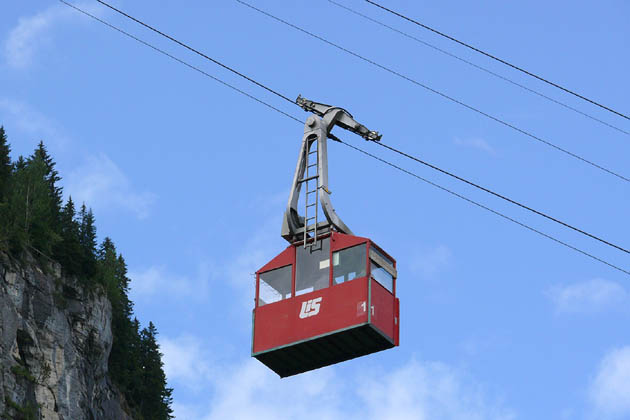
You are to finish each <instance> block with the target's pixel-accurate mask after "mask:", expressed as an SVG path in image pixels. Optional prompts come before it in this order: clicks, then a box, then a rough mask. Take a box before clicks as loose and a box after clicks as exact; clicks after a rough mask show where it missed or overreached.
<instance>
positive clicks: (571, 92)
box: [365, 0, 630, 120]
mask: <svg viewBox="0 0 630 420" xmlns="http://www.w3.org/2000/svg"><path fill="white" fill-rule="evenodd" d="M365 1H367V2H368V3H370V4H371V5H374V6H376V7H378V8H380V9H382V10H385V11H386V12H388V13H391V14H393V15H395V16H398V17H400V18H402V19H405V20H406V21H408V22H411V23H413V24H416V25H418V26H420V27H422V28H424V29H427V30H429V31H431V32H433V33H436V34H438V35H440V36H442V37H444V38H447V39H449V40H451V41H453V42H456V43H458V44H460V45H463V46H464V47H466V48H470V49H471V50H473V51H476V52H478V53H479V54H483V55H485V56H486V57H488V58H491V59H493V60H495V61H498V62H499V63H501V64H505V65H506V66H509V67H511V68H513V69H515V70H517V71H520V72H521V73H524V74H526V75H528V76H531V77H533V78H535V79H538V80H540V81H541V82H544V83H547V84H548V85H551V86H553V87H555V88H558V89H560V90H562V91H564V92H566V93H569V94H571V95H573V96H576V97H578V98H580V99H582V100H584V101H586V102H590V103H591V104H593V105H595V106H598V107H600V108H602V109H605V110H606V111H609V112H612V113H613V114H616V115H618V116H620V117H622V118H625V119H627V120H630V117H628V116H627V115H625V114H623V113H621V112H618V111H615V110H614V109H612V108H609V107H607V106H605V105H602V104H600V103H598V102H595V101H594V100H592V99H589V98H587V97H585V96H583V95H580V94H579V93H576V92H574V91H572V90H570V89H567V88H565V87H563V86H560V85H559V84H557V83H554V82H552V81H549V80H547V79H545V78H543V77H541V76H538V75H536V74H534V73H532V72H529V71H527V70H525V69H523V68H521V67H518V66H516V65H514V64H512V63H509V62H508V61H505V60H503V59H501V58H499V57H496V56H494V55H492V54H490V53H487V52H485V51H483V50H481V49H479V48H477V47H473V46H472V45H470V44H467V43H465V42H463V41H460V40H459V39H457V38H454V37H452V36H450V35H447V34H445V33H443V32H440V31H438V30H437V29H434V28H432V27H430V26H427V25H425V24H423V23H420V22H418V21H416V20H414V19H411V18H410V17H407V16H405V15H403V14H402V13H399V12H396V11H394V10H392V9H388V8H387V7H385V6H382V5H380V4H378V3H376V2H374V1H372V0H365Z"/></svg>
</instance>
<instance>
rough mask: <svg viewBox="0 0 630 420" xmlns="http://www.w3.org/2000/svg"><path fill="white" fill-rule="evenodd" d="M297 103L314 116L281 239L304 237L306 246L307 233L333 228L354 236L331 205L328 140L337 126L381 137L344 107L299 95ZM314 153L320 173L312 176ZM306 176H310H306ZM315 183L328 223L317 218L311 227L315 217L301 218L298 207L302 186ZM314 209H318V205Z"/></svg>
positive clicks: (370, 137) (308, 122)
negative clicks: (314, 147) (310, 157)
mask: <svg viewBox="0 0 630 420" xmlns="http://www.w3.org/2000/svg"><path fill="white" fill-rule="evenodd" d="M296 103H297V104H298V105H300V106H301V107H302V108H303V109H304V110H306V111H308V112H312V113H313V114H315V115H311V116H310V117H309V118H308V119H307V120H306V124H305V125H304V136H303V137H302V145H301V147H300V154H299V157H298V161H297V166H296V168H295V174H294V176H293V186H292V188H291V192H290V194H289V202H288V203H287V209H286V211H285V213H284V217H283V221H282V237H283V238H285V239H286V240H287V241H289V242H291V243H293V242H295V241H297V240H300V239H302V238H303V239H304V243H305V244H306V242H307V238H308V237H310V235H308V234H309V233H313V235H312V236H313V237H314V238H316V237H317V231H318V229H328V230H330V229H334V230H336V231H337V232H341V233H347V234H352V231H351V230H350V228H348V226H346V224H345V223H344V222H343V221H342V220H341V218H340V217H339V216H338V215H337V213H336V212H335V209H334V208H333V206H332V204H331V202H330V190H329V189H328V152H327V138H328V137H329V135H330V131H331V130H332V128H333V127H334V126H335V125H337V126H339V127H341V128H344V129H346V130H348V131H351V132H353V133H356V134H358V135H360V136H361V137H363V138H364V139H366V140H371V141H379V140H380V139H381V135H380V134H379V133H378V132H377V131H371V130H368V129H367V128H366V127H365V126H364V125H362V124H359V123H358V122H357V121H355V120H354V118H353V117H352V115H351V114H350V113H349V112H348V111H346V110H345V109H343V108H339V107H333V106H330V105H326V104H322V103H318V102H314V101H310V100H308V99H305V98H302V97H301V96H298V98H297V100H296ZM318 117H321V118H318ZM315 142H316V144H317V148H316V150H315V151H313V152H311V151H310V149H311V146H312V145H313V143H315ZM315 153H316V154H317V163H316V166H317V174H316V175H314V176H310V174H309V172H308V168H309V167H311V166H315V164H313V165H309V160H308V159H309V155H310V154H315ZM305 174H307V175H308V176H305ZM314 180H317V195H318V197H319V202H321V205H322V209H323V211H324V215H325V216H326V220H327V222H325V223H317V217H315V218H314V219H315V223H314V224H312V225H309V219H313V218H309V217H306V218H305V217H302V216H300V215H299V213H298V209H297V205H298V199H299V196H300V190H301V188H302V184H307V186H308V182H309V181H314ZM306 191H307V194H306V195H307V197H306V199H307V200H308V192H309V189H308V187H307V188H306ZM315 206H317V203H316V204H315ZM308 207H309V205H308V201H307V206H306V209H308Z"/></svg>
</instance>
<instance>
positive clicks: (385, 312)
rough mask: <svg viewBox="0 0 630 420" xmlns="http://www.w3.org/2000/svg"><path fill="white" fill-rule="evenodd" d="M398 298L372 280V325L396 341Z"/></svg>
mask: <svg viewBox="0 0 630 420" xmlns="http://www.w3.org/2000/svg"><path fill="white" fill-rule="evenodd" d="M395 300H396V298H394V295H392V294H391V293H390V292H389V290H387V289H386V288H384V287H383V286H381V284H380V283H379V282H377V281H376V280H372V303H371V305H372V317H371V321H372V324H374V326H375V327H376V328H378V329H379V330H381V332H382V333H384V334H385V335H387V336H388V337H389V338H391V339H392V341H394V339H395V334H394V330H395V329H394V314H395V305H396V302H395Z"/></svg>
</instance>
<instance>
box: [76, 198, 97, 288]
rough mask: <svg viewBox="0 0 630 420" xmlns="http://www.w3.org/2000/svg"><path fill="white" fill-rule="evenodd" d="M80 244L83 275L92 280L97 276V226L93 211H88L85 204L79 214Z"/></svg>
mask: <svg viewBox="0 0 630 420" xmlns="http://www.w3.org/2000/svg"><path fill="white" fill-rule="evenodd" d="M79 243H80V244H81V250H82V253H83V275H84V276H85V279H86V280H91V279H93V278H94V276H95V275H96V271H97V268H96V226H95V225H94V214H93V213H92V209H89V210H88V209H87V208H86V207H85V203H83V205H82V206H81V211H80V212H79Z"/></svg>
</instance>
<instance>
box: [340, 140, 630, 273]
mask: <svg viewBox="0 0 630 420" xmlns="http://www.w3.org/2000/svg"><path fill="white" fill-rule="evenodd" d="M343 144H345V145H346V146H348V147H350V148H352V149H354V150H356V151H358V152H360V153H363V154H364V155H367V156H369V157H371V158H372V159H376V160H378V161H380V162H382V163H384V164H386V165H389V166H391V167H392V168H395V169H397V170H399V171H401V172H404V173H406V174H407V175H410V176H412V177H414V178H417V179H419V180H420V181H423V182H426V183H427V184H429V185H432V186H434V187H436V188H439V189H440V190H442V191H444V192H447V193H449V194H451V195H453V196H455V197H457V198H460V199H462V200H464V201H467V202H468V203H470V204H473V205H475V206H477V207H480V208H482V209H484V210H487V211H489V212H490V213H493V214H495V215H497V216H499V217H502V218H504V219H506V220H509V221H510V222H512V223H516V224H517V225H519V226H521V227H523V228H525V229H527V230H530V231H532V232H534V233H537V234H539V235H541V236H544V237H545V238H547V239H550V240H552V241H554V242H556V243H558V244H560V245H563V246H565V247H567V248H569V249H572V250H574V251H576V252H579V253H580V254H582V255H585V256H587V257H589V258H592V259H594V260H596V261H599V262H600V263H602V264H606V265H607V266H609V267H611V268H614V269H615V270H618V271H621V272H622V273H625V274H628V275H630V271H628V270H624V269H623V268H621V267H618V266H616V265H613V264H611V263H609V262H607V261H605V260H603V259H601V258H599V257H596V256H594V255H592V254H589V253H588V252H586V251H582V250H581V249H579V248H576V247H574V246H573V245H570V244H568V243H566V242H564V241H561V240H560V239H556V238H554V237H553V236H551V235H548V234H546V233H544V232H541V231H539V230H537V229H534V228H533V227H531V226H528V225H526V224H525V223H522V222H519V221H518V220H516V219H513V218H511V217H509V216H506V215H505V214H503V213H500V212H498V211H496V210H493V209H491V208H490V207H487V206H484V205H483V204H481V203H478V202H477V201H474V200H471V199H470V198H467V197H465V196H463V195H461V194H458V193H456V192H454V191H451V190H449V189H448V188H445V187H443V186H441V185H439V184H436V183H435V182H432V181H429V180H428V179H425V178H423V177H421V176H420V175H417V174H415V173H413V172H411V171H408V170H406V169H404V168H402V167H400V166H398V165H395V164H393V163H391V162H388V161H386V160H385V159H381V158H380V157H378V156H376V155H374V154H372V153H369V152H366V151H365V150H363V149H360V148H358V147H355V146H352V145H351V144H348V143H343Z"/></svg>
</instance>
